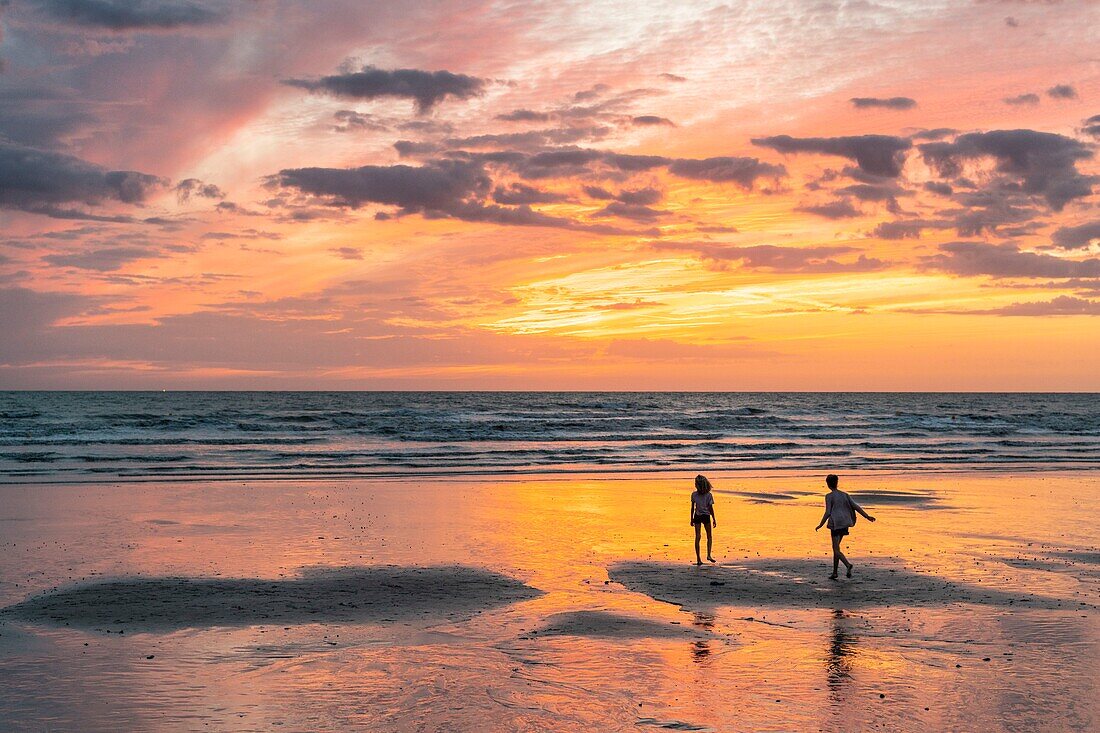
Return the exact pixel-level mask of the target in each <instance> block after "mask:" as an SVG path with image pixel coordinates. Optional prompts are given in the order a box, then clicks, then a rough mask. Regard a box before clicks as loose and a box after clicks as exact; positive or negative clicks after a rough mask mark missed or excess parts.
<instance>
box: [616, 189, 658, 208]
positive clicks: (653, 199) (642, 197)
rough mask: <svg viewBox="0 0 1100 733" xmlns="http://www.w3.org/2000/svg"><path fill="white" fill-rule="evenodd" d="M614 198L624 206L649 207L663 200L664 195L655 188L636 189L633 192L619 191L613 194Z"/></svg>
mask: <svg viewBox="0 0 1100 733" xmlns="http://www.w3.org/2000/svg"><path fill="white" fill-rule="evenodd" d="M615 198H616V199H617V200H619V201H622V202H623V203H624V204H632V205H636V206H639V205H640V206H649V205H650V204H655V203H657V202H658V201H660V200H661V199H662V198H664V194H662V193H661V192H660V191H658V190H657V189H656V188H636V189H633V190H622V191H619V192H618V193H617V194H615Z"/></svg>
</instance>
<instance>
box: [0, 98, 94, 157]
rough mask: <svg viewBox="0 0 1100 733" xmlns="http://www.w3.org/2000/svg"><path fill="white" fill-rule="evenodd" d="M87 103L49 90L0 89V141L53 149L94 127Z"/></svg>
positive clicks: (92, 116)
mask: <svg viewBox="0 0 1100 733" xmlns="http://www.w3.org/2000/svg"><path fill="white" fill-rule="evenodd" d="M90 106H91V105H89V104H88V102H87V101H86V100H81V99H77V98H74V95H73V94H72V93H71V92H69V91H67V90H64V89H55V88H53V87H49V86H5V87H0V140H4V139H6V140H7V141H8V142H14V143H20V144H23V145H28V146H30V147H37V148H52V147H55V146H59V145H62V144H64V141H65V140H66V139H68V138H70V137H72V136H74V135H76V134H77V133H80V132H82V131H83V130H85V129H87V128H88V127H89V126H91V125H93V124H94V123H95V122H96V121H97V119H96V117H95V115H93V114H91V112H90V111H89V107H90Z"/></svg>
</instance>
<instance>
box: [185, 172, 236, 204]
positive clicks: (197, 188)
mask: <svg viewBox="0 0 1100 733" xmlns="http://www.w3.org/2000/svg"><path fill="white" fill-rule="evenodd" d="M192 196H198V197H200V198H204V199H223V198H225V191H222V190H221V189H220V188H218V187H217V186H215V185H214V184H213V183H203V182H202V181H200V180H199V179H198V178H185V179H183V180H182V181H180V182H179V183H177V184H176V198H178V199H179V200H180V202H185V201H188V200H190V199H191V197H192Z"/></svg>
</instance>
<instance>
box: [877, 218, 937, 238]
mask: <svg viewBox="0 0 1100 733" xmlns="http://www.w3.org/2000/svg"><path fill="white" fill-rule="evenodd" d="M932 225H933V223H930V222H927V221H922V220H917V219H914V220H905V221H884V222H881V223H880V224H878V225H877V226H876V227H875V228H874V230H872V232H871V233H872V234H874V236H876V237H878V238H880V239H918V238H919V237H920V235H921V232H922V231H924V230H925V229H929V228H932Z"/></svg>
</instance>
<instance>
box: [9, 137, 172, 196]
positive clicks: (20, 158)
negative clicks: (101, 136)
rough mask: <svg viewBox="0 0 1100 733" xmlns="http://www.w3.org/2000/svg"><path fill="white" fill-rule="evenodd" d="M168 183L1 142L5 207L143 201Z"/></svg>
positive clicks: (144, 175) (67, 156) (145, 175)
mask: <svg viewBox="0 0 1100 733" xmlns="http://www.w3.org/2000/svg"><path fill="white" fill-rule="evenodd" d="M163 185H166V182H165V181H164V180H163V179H161V178H158V177H156V176H151V175H148V174H145V173H138V172H136V171H109V170H106V169H104V168H101V167H100V166H97V165H93V164H92V163H88V162H86V161H83V160H81V159H80V158H76V157H73V156H71V155H66V154H64V153H55V152H49V151H45V150H38V149H36V148H30V147H26V146H23V145H18V144H14V143H6V142H4V141H2V140H0V207H8V208H16V209H24V210H27V211H33V210H34V209H35V208H37V207H51V206H54V205H56V204H66V203H84V204H89V205H91V204H98V203H101V202H103V201H109V200H113V201H121V202H123V203H128V204H136V203H140V202H141V201H143V200H144V199H145V197H146V196H147V195H148V194H149V193H150V191H152V190H153V189H155V188H158V187H160V186H163Z"/></svg>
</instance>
